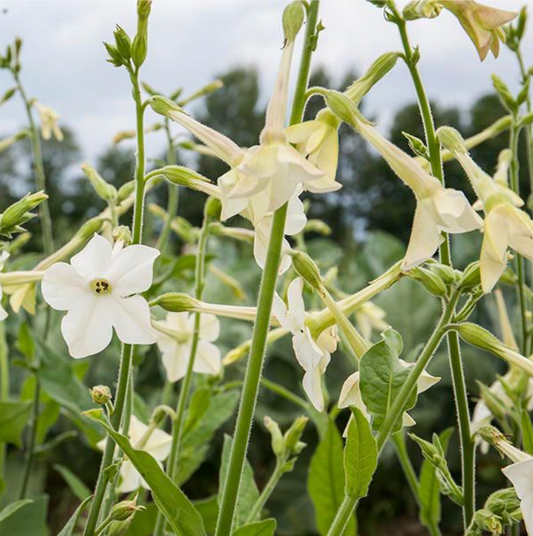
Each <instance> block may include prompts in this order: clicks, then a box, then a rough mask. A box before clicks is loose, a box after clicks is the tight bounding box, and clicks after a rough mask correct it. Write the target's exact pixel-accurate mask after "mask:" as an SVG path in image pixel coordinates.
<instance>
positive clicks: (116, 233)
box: [113, 225, 131, 246]
mask: <svg viewBox="0 0 533 536" xmlns="http://www.w3.org/2000/svg"><path fill="white" fill-rule="evenodd" d="M113 240H114V241H115V242H123V243H124V245H125V246H129V245H130V244H131V231H130V228H129V227H127V226H126V225H119V226H118V227H115V228H114V229H113Z"/></svg>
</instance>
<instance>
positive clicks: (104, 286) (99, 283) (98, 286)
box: [91, 279, 111, 296]
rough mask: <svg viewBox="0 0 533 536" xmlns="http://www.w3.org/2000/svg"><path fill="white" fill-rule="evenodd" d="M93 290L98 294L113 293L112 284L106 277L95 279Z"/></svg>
mask: <svg viewBox="0 0 533 536" xmlns="http://www.w3.org/2000/svg"><path fill="white" fill-rule="evenodd" d="M91 290H92V291H93V292H94V293H95V294H98V296H101V295H102V294H110V293H111V285H110V284H109V282H108V281H106V280H105V279H95V280H94V281H93V282H92V283H91Z"/></svg>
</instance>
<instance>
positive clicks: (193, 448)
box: [176, 390, 239, 485]
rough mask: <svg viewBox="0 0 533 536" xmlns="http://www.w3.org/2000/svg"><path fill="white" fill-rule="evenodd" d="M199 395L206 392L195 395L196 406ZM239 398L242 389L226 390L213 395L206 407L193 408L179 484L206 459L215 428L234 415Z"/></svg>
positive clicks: (184, 437) (186, 427)
mask: <svg viewBox="0 0 533 536" xmlns="http://www.w3.org/2000/svg"><path fill="white" fill-rule="evenodd" d="M200 392H203V390H201V391H200ZM200 399H201V400H203V401H205V397H204V395H203V394H202V395H199V396H198V397H193V399H192V403H193V404H194V407H196V406H198V405H199V401H200ZM238 402H239V392H238V391H227V392H223V393H218V394H216V395H214V396H213V397H212V398H211V400H210V402H209V404H206V405H205V407H204V409H205V411H203V412H202V411H201V410H200V409H199V408H198V409H194V410H193V414H194V416H195V417H194V423H193V422H192V421H190V420H189V419H188V420H187V422H186V424H185V432H184V434H183V441H182V448H181V450H180V461H179V464H178V477H177V479H176V482H177V483H178V485H181V484H183V483H185V482H186V481H187V480H188V479H189V478H190V476H191V475H192V474H193V473H194V472H195V471H196V470H197V469H198V467H200V465H201V464H202V463H203V461H204V460H205V458H206V456H207V453H208V452H209V448H210V447H209V446H210V443H211V440H212V439H213V436H214V434H215V432H216V431H217V430H218V429H219V428H220V427H221V426H222V425H223V424H224V423H225V422H226V421H227V420H228V419H230V418H231V417H233V416H234V415H235V409H236V408H237V404H238ZM200 414H201V415H200Z"/></svg>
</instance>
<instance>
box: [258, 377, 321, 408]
mask: <svg viewBox="0 0 533 536" xmlns="http://www.w3.org/2000/svg"><path fill="white" fill-rule="evenodd" d="M261 384H262V385H263V386H264V387H265V388H266V389H268V390H269V391H272V392H273V393H276V394H277V395H279V396H281V397H282V398H285V400H287V401H288V402H292V403H293V404H295V405H296V406H299V407H300V408H302V409H303V410H304V411H306V412H310V410H311V404H309V403H308V402H306V401H305V400H304V399H303V398H302V397H300V396H298V395H296V394H294V393H293V392H292V391H290V390H289V389H287V388H286V387H283V385H279V383H275V382H273V381H271V380H267V379H266V378H261Z"/></svg>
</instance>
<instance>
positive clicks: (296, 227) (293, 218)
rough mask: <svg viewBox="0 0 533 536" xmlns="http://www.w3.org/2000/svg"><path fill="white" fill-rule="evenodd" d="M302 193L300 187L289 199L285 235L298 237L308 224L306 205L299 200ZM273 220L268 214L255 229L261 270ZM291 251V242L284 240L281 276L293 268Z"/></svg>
mask: <svg viewBox="0 0 533 536" xmlns="http://www.w3.org/2000/svg"><path fill="white" fill-rule="evenodd" d="M300 193H301V186H299V187H298V189H297V190H296V192H294V194H293V196H292V197H291V198H290V199H289V204H288V208H287V219H286V221H285V231H284V233H283V234H284V235H287V236H294V235H297V234H298V233H300V232H301V231H303V229H304V227H305V224H306V223H307V217H306V215H305V212H304V205H303V203H302V202H301V201H300V198H299V195H300ZM273 218H274V215H273V214H268V215H266V216H265V217H264V218H263V219H262V220H261V221H260V222H259V223H258V224H257V225H256V227H255V235H254V258H255V260H256V262H257V264H258V265H259V266H260V267H261V268H264V267H265V262H266V258H267V252H268V244H269V241H270V233H271V231H272V220H273ZM290 249H291V246H290V244H289V242H288V241H287V240H286V239H285V238H284V239H283V244H282V247H281V261H280V266H279V273H280V274H283V273H285V272H286V271H287V270H288V269H289V268H290V266H291V258H290V256H289V255H287V253H288V252H289V251H290Z"/></svg>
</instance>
